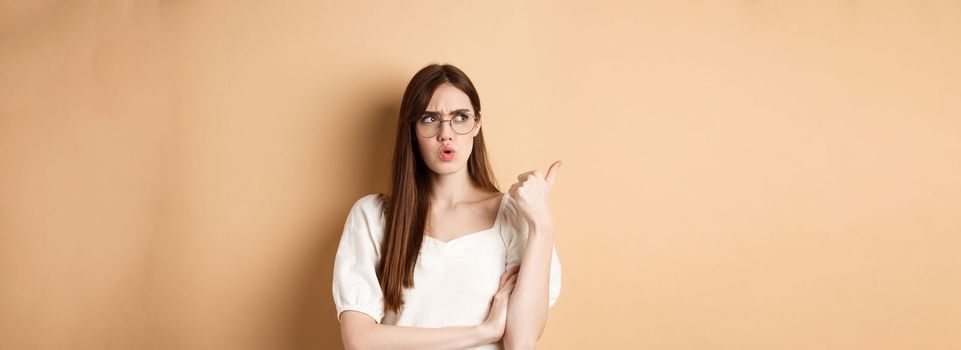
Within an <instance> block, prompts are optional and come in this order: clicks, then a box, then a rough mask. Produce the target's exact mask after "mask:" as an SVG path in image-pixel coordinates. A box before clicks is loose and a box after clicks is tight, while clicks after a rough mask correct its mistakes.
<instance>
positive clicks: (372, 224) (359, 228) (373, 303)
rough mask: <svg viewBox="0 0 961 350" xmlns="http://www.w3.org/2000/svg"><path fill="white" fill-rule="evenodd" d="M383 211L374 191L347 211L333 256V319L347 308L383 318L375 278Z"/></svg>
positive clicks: (381, 304) (379, 290)
mask: <svg viewBox="0 0 961 350" xmlns="http://www.w3.org/2000/svg"><path fill="white" fill-rule="evenodd" d="M382 215H383V213H382V210H381V203H380V199H379V198H378V194H376V193H375V194H369V195H366V196H364V197H362V198H360V199H359V200H357V202H355V203H354V205H353V207H352V208H351V209H350V213H348V214H347V222H346V223H345V224H344V232H343V234H342V235H341V237H340V244H339V245H338V247H337V255H336V257H335V258H334V275H333V295H334V304H335V305H336V308H337V320H338V321H340V315H341V314H342V313H343V312H344V311H347V310H354V311H359V312H362V313H365V314H367V315H370V317H371V318H373V319H374V320H375V321H377V323H380V322H381V320H382V319H383V317H384V294H383V291H382V290H381V289H380V282H379V281H378V279H377V263H378V262H379V261H380V244H381V237H383V230H384V228H383V216H382Z"/></svg>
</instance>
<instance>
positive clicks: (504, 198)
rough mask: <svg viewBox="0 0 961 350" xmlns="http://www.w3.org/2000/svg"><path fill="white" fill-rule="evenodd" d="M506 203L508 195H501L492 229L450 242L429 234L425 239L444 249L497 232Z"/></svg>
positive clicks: (461, 236)
mask: <svg viewBox="0 0 961 350" xmlns="http://www.w3.org/2000/svg"><path fill="white" fill-rule="evenodd" d="M506 202H507V193H504V194H502V195H501V200H500V205H498V206H497V215H496V216H495V217H494V224H493V225H491V227H490V228H488V229H484V230H480V231H476V232H471V233H468V234H464V235H460V236H457V237H456V238H454V239H451V240H448V241H442V240H439V239H437V238H434V237H431V236H428V235H427V234H424V239H425V240H430V241H431V242H434V243H435V244H438V245H440V246H442V247H446V246H449V245H451V244H454V243H457V242H458V241H461V240H464V239H466V238H470V237H474V236H480V235H481V234H484V233H486V232H491V231H495V230H496V229H497V228H498V227H499V225H500V222H501V216H502V215H503V211H504V206H505V203H506Z"/></svg>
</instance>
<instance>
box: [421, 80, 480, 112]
mask: <svg viewBox="0 0 961 350" xmlns="http://www.w3.org/2000/svg"><path fill="white" fill-rule="evenodd" d="M458 109H468V110H472V111H473V110H474V108H473V106H472V105H471V103H470V97H468V96H467V94H466V93H464V92H463V91H461V90H460V89H458V88H457V87H455V86H454V85H451V84H450V83H444V84H441V85H440V86H438V87H437V89H434V94H433V95H432V96H431V98H430V102H429V103H427V111H428V112H451V111H456V110H458Z"/></svg>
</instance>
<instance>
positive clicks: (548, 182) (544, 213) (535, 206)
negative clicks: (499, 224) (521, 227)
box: [510, 161, 563, 228]
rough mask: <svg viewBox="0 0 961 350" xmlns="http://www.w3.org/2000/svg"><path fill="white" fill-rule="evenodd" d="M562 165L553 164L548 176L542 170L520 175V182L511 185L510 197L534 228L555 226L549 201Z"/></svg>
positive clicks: (559, 163)
mask: <svg viewBox="0 0 961 350" xmlns="http://www.w3.org/2000/svg"><path fill="white" fill-rule="evenodd" d="M561 164H563V163H561V161H556V162H554V163H553V164H551V167H550V168H549V169H547V175H543V174H542V173H541V172H540V170H531V171H528V172H526V173H523V174H520V175H518V176H517V180H518V181H517V182H516V183H514V184H513V185H511V189H510V195H511V198H512V199H513V200H514V206H515V207H516V208H517V210H518V211H519V212H520V214H521V216H523V217H524V218H526V219H527V222H528V224H530V225H531V226H532V227H540V228H552V227H553V225H554V218H553V216H551V210H550V208H549V207H548V201H549V200H550V194H551V189H552V188H553V187H554V180H555V179H556V178H557V169H559V168H560V167H561Z"/></svg>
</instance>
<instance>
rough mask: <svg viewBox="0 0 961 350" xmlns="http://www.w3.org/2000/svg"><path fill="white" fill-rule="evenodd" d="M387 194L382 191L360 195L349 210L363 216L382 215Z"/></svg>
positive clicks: (386, 201)
mask: <svg viewBox="0 0 961 350" xmlns="http://www.w3.org/2000/svg"><path fill="white" fill-rule="evenodd" d="M388 199H389V198H388V196H387V195H386V194H383V193H370V194H366V195H363V196H361V197H360V198H358V199H357V200H356V201H354V205H353V206H352V207H351V209H350V211H351V212H357V213H361V214H364V215H365V216H368V217H369V216H372V215H382V214H383V213H384V208H386V206H387V203H389V202H388Z"/></svg>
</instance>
